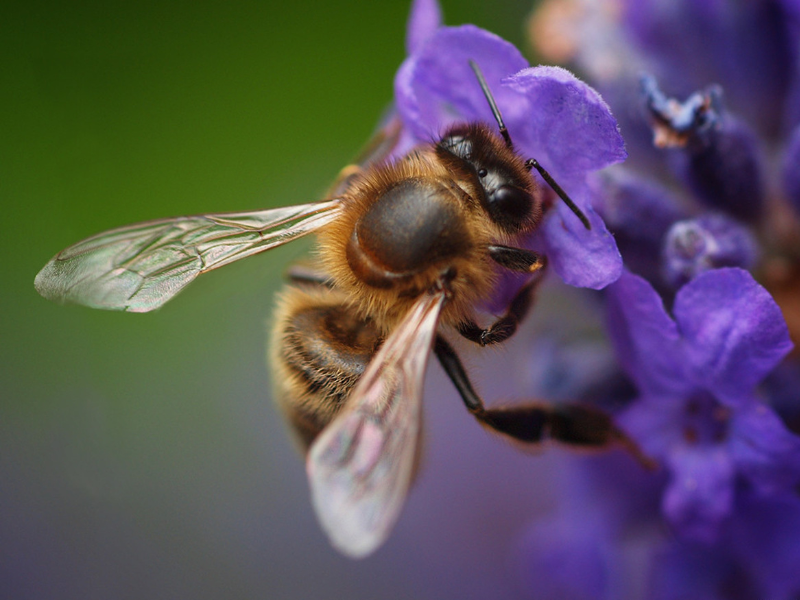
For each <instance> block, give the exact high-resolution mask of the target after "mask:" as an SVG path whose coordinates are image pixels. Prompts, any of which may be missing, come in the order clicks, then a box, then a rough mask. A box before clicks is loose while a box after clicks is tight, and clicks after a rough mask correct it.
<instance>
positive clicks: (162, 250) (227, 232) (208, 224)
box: [34, 199, 341, 312]
mask: <svg viewBox="0 0 800 600" xmlns="http://www.w3.org/2000/svg"><path fill="white" fill-rule="evenodd" d="M340 209H341V201H340V200H338V199H337V200H330V201H326V202H317V203H313V204H300V205H297V206H288V207H283V208H273V209H268V210H262V211H255V212H243V213H221V214H216V215H198V216H194V217H176V218H173V219H161V220H158V221H148V222H145V223H139V224H136V225H128V226H127V227H120V228H119V229H112V230H111V231H106V232H104V233H100V234H97V235H95V236H92V237H90V238H88V239H85V240H83V241H82V242H78V243H77V244H74V245H72V246H70V247H69V248H67V249H66V250H62V251H61V252H59V253H58V254H57V255H56V256H54V257H53V258H52V259H51V260H50V262H48V263H47V264H46V265H45V266H44V268H43V269H42V270H41V271H39V274H38V275H37V276H36V280H35V282H34V285H35V286H36V289H37V291H38V292H39V293H40V294H41V295H42V296H44V297H45V298H47V299H48V300H55V301H56V302H75V303H77V304H84V305H86V306H91V307H93V308H104V309H109V310H127V311H131V312H147V311H150V310H153V309H155V308H158V307H159V306H161V305H162V304H164V303H165V302H166V301H167V300H169V299H170V298H172V297H173V296H174V295H175V294H177V293H178V292H179V291H180V290H182V289H183V288H184V287H185V286H186V285H187V284H188V283H189V282H191V281H192V280H193V279H194V278H195V277H197V276H198V275H200V274H201V273H205V272H206V271H210V270H211V269H216V268H217V267H221V266H223V265H226V264H228V263H230V262H233V261H235V260H239V259H240V258H244V257H246V256H250V255H252V254H256V253H258V252H263V251H264V250H269V249H270V248H274V247H275V246H279V245H281V244H285V243H286V242H289V241H291V240H294V239H296V238H298V237H300V236H303V235H305V234H307V233H310V232H312V231H314V230H315V229H319V228H320V227H322V226H323V225H325V224H327V223H329V222H330V221H332V220H333V219H335V218H336V217H337V216H338V215H339V212H340Z"/></svg>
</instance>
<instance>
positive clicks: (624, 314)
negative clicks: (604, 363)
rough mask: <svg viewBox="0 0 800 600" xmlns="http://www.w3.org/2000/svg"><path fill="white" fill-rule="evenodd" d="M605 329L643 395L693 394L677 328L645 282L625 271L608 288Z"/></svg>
mask: <svg viewBox="0 0 800 600" xmlns="http://www.w3.org/2000/svg"><path fill="white" fill-rule="evenodd" d="M608 330H609V332H610V335H611V340H612V342H613V343H614V349H615V350H616V353H617V357H618V358H619V361H620V363H621V365H622V368H623V369H624V370H625V372H626V373H627V374H628V375H629V376H630V377H631V379H633V381H634V382H635V383H636V386H637V387H638V388H639V391H640V392H641V393H642V394H643V395H648V396H649V395H653V396H677V397H681V396H686V395H688V394H689V393H690V392H692V391H693V383H692V382H691V381H688V380H687V378H686V377H685V373H684V366H683V357H682V354H681V343H680V337H679V335H678V330H677V327H676V326H675V323H674V322H673V321H672V319H670V318H669V315H667V312H666V311H665V310H664V304H663V302H662V300H661V297H660V296H659V295H658V294H657V293H656V291H655V290H654V289H653V286H651V285H650V284H649V283H648V282H647V281H646V280H645V279H643V278H641V277H639V276H638V275H633V274H632V273H629V272H627V271H626V272H624V273H623V274H622V276H621V277H620V278H619V280H618V281H617V282H616V283H614V284H613V285H611V286H609V287H608Z"/></svg>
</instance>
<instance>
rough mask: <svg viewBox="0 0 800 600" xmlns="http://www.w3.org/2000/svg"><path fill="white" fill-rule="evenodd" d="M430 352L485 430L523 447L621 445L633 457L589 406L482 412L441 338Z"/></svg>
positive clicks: (539, 406)
mask: <svg viewBox="0 0 800 600" xmlns="http://www.w3.org/2000/svg"><path fill="white" fill-rule="evenodd" d="M433 351H434V352H435V353H436V357H437V358H438V359H439V362H440V363H441V365H442V367H443V368H444V370H445V372H446V373H447V375H448V377H450V380H451V381H452V382H453V384H454V385H455V386H456V389H457V390H458V393H459V394H460V395H461V398H462V400H463V401H464V404H465V405H466V407H467V410H469V412H471V413H472V414H473V415H474V416H475V418H476V419H478V421H479V422H480V423H481V424H482V425H484V426H485V427H488V428H489V429H491V430H493V431H495V432H497V433H500V434H503V435H505V436H508V437H509V438H511V439H512V440H515V441H517V442H522V443H526V444H536V443H540V442H543V441H545V440H548V439H552V440H555V441H558V442H561V443H564V444H568V445H571V446H577V447H586V448H602V447H605V446H609V445H611V444H612V443H615V442H618V443H619V442H621V443H622V444H623V445H624V446H626V447H628V449H630V450H631V451H633V452H634V454H637V452H636V451H635V450H634V448H635V445H633V444H632V442H630V440H628V438H627V437H626V436H625V435H624V434H623V433H622V432H620V431H619V430H618V429H617V428H616V427H615V426H614V424H613V422H612V421H611V417H609V416H608V415H607V414H606V413H604V412H602V411H600V410H598V409H596V408H592V407H590V406H586V405H580V404H569V405H560V406H549V405H547V404H539V403H533V404H524V405H518V406H508V407H501V408H486V407H485V406H484V404H483V401H482V400H481V398H480V396H479V395H478V394H477V392H476V391H475V388H473V387H472V383H471V382H470V380H469V377H468V376H467V373H466V371H465V370H464V366H463V365H462V364H461V359H460V358H459V357H458V354H456V352H455V350H454V349H453V347H452V346H451V345H450V344H449V343H448V342H447V340H445V339H444V338H443V337H442V336H441V335H438V336H437V337H436V343H435V345H434V348H433Z"/></svg>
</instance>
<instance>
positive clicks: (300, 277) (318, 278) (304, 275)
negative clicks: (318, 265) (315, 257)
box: [286, 264, 333, 288]
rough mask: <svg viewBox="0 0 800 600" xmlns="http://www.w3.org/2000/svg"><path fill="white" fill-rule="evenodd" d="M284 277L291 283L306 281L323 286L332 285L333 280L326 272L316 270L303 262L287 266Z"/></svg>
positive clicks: (330, 286)
mask: <svg viewBox="0 0 800 600" xmlns="http://www.w3.org/2000/svg"><path fill="white" fill-rule="evenodd" d="M286 277H287V279H289V281H291V282H292V283H306V284H310V285H319V286H322V287H325V288H332V287H333V280H332V279H331V278H330V276H329V275H328V274H327V273H323V272H322V271H318V270H316V269H314V268H313V267H309V266H308V265H305V264H297V265H292V266H291V267H289V270H288V271H287V272H286Z"/></svg>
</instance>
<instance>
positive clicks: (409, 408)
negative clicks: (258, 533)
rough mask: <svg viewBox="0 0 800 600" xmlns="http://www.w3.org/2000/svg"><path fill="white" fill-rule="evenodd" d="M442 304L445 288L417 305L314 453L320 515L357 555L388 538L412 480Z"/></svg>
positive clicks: (339, 544) (310, 467)
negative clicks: (425, 385) (424, 389)
mask: <svg viewBox="0 0 800 600" xmlns="http://www.w3.org/2000/svg"><path fill="white" fill-rule="evenodd" d="M443 304H444V293H436V294H425V295H424V296H423V297H422V298H421V299H420V300H419V301H418V302H417V303H416V304H415V306H414V308H413V309H412V310H411V312H410V313H409V314H408V315H407V316H406V317H405V319H403V321H402V323H401V324H400V325H399V326H398V327H397V329H395V330H394V331H393V332H392V334H391V335H390V336H389V337H388V339H387V340H386V342H385V343H384V344H383V346H382V347H381V348H380V350H379V351H378V353H377V354H376V355H375V357H374V358H373V359H372V361H371V362H370V363H369V366H368V367H367V369H366V370H365V371H364V375H363V376H362V377H361V379H360V380H359V381H358V383H357V384H356V386H355V388H354V389H353V391H352V393H351V395H350V397H349V398H348V401H347V403H346V404H345V407H344V408H343V409H342V412H341V413H339V414H338V415H337V416H336V418H335V419H334V420H333V421H332V422H331V423H330V424H329V425H328V426H327V427H326V428H325V429H324V430H323V431H322V433H321V434H320V435H319V437H317V439H316V440H315V441H314V443H313V444H312V446H311V449H310V451H309V454H308V460H307V463H306V468H307V471H308V478H309V482H310V484H311V498H312V501H313V503H314V508H315V510H316V513H317V516H318V517H319V520H320V523H321V524H322V527H323V529H325V531H326V532H327V534H328V536H329V537H330V539H331V542H332V543H333V545H334V546H335V547H336V548H338V549H339V550H341V551H342V552H344V553H345V554H347V555H349V556H352V557H354V558H360V557H362V556H366V555H368V554H370V553H371V552H373V551H374V550H375V549H376V548H377V547H378V546H380V545H381V544H382V543H383V542H384V540H385V539H386V538H387V536H388V535H389V532H390V531H391V529H392V527H393V526H394V524H395V522H396V521H397V518H398V517H399V515H400V510H401V509H402V506H403V502H404V500H405V497H406V494H407V492H408V488H409V486H410V485H411V479H412V477H413V472H414V463H415V460H416V452H417V442H418V438H419V434H420V406H421V397H422V383H423V379H424V376H425V366H426V364H427V361H428V355H429V354H430V351H431V345H432V343H433V337H434V335H435V333H436V327H437V324H438V321H439V315H440V313H441V310H442V306H443Z"/></svg>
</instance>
